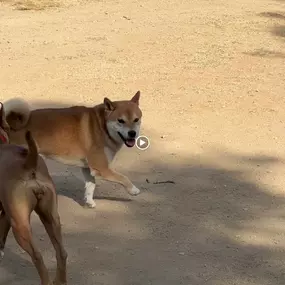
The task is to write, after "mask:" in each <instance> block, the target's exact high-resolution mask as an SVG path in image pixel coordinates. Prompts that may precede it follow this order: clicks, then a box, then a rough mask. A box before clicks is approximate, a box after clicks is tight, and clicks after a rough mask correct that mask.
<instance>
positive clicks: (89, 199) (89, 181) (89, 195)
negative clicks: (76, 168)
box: [81, 168, 96, 208]
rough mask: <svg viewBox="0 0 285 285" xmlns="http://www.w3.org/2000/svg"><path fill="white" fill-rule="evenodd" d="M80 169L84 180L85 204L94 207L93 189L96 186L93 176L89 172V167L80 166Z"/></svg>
mask: <svg viewBox="0 0 285 285" xmlns="http://www.w3.org/2000/svg"><path fill="white" fill-rule="evenodd" d="M81 170H82V174H83V177H84V180H85V193H84V201H85V204H86V206H87V207H89V208H95V207H96V203H95V201H94V199H93V196H94V191H95V188H96V183H95V177H94V176H92V175H91V174H90V169H89V168H82V169H81Z"/></svg>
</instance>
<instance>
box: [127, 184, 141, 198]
mask: <svg viewBox="0 0 285 285" xmlns="http://www.w3.org/2000/svg"><path fill="white" fill-rule="evenodd" d="M140 192H141V191H140V189H138V188H137V187H136V186H134V185H133V187H132V189H130V191H129V193H130V194H131V195H133V196H135V195H138V194H140Z"/></svg>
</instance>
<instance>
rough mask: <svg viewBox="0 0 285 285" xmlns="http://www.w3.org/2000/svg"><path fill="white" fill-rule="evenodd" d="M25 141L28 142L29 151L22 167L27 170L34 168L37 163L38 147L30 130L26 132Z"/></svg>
mask: <svg viewBox="0 0 285 285" xmlns="http://www.w3.org/2000/svg"><path fill="white" fill-rule="evenodd" d="M26 141H27V144H28V148H29V152H28V155H27V158H26V161H25V164H24V167H25V168H26V169H27V170H32V169H36V168H37V165H38V148H37V145H36V142H35V140H34V139H33V137H32V134H31V132H30V131H27V132H26Z"/></svg>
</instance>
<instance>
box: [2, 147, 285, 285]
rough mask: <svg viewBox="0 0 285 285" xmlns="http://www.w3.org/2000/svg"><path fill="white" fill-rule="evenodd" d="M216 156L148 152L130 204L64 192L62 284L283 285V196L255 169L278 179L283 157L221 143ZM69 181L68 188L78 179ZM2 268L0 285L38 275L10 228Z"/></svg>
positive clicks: (44, 245) (37, 232)
mask: <svg viewBox="0 0 285 285" xmlns="http://www.w3.org/2000/svg"><path fill="white" fill-rule="evenodd" d="M206 156H208V154H207V155H206ZM206 156H205V157H206ZM214 157H216V159H211V160H207V159H206V158H205V160H204V159H201V156H199V157H198V156H197V157H196V156H188V157H185V156H183V157H179V164H176V165H173V164H170V163H162V162H161V161H157V160H153V163H152V165H149V169H154V170H155V171H153V170H151V171H149V172H147V173H145V177H144V178H147V179H148V182H149V183H146V182H145V179H143V180H141V181H139V180H138V181H135V182H137V183H138V184H139V186H141V187H142V186H145V188H146V189H145V191H143V193H142V194H141V196H138V197H136V198H135V199H133V201H132V202H130V203H127V205H125V204H124V205H122V204H121V203H120V202H117V201H114V202H111V204H112V206H111V207H110V208H109V207H107V206H108V205H107V204H105V203H107V202H102V203H101V204H100V203H99V206H98V208H97V209H96V210H94V212H92V211H88V210H83V209H81V208H79V206H75V204H74V203H72V202H70V201H69V202H70V203H71V204H70V206H71V207H70V209H68V207H66V205H65V204H64V203H65V202H66V200H64V199H66V198H64V197H62V196H60V199H59V209H60V212H61V220H62V223H63V225H64V226H63V235H64V243H65V245H66V247H67V251H68V254H69V259H68V276H69V283H68V284H87V285H88V284H118V285H134V284H135V285H138V284H159V285H160V284H183V285H189V284H191V285H201V284H207V285H217V284H221V285H222V284H249V283H250V284H253V285H260V284H276V285H278V284H280V285H281V284H282V285H283V284H284V272H285V268H284V264H285V255H284V244H285V238H284V237H285V227H284V218H285V198H284V196H283V195H281V194H279V193H280V192H278V191H276V189H275V186H274V185H273V186H269V185H270V183H265V182H261V181H260V180H259V178H258V177H262V178H263V179H265V178H266V177H267V176H268V179H269V180H270V181H273V182H274V181H275V180H274V177H272V175H273V174H272V172H271V171H272V169H274V168H276V167H278V165H279V164H282V165H283V164H284V163H283V161H281V160H280V159H278V158H275V157H270V156H266V155H262V156H261V155H254V156H242V155H238V154H233V153H229V152H228V153H226V152H225V151H222V152H219V153H215V154H212V158H214ZM148 164H149V162H148ZM141 167H142V169H144V168H143V167H144V165H143V163H142V165H141ZM131 169H133V168H131ZM136 171H140V168H139V169H136ZM130 175H131V171H130ZM270 177H271V178H270ZM157 179H159V180H160V181H163V180H164V181H173V183H170V184H168V183H165V184H163V183H161V184H154V181H157ZM71 181H72V184H71V183H69V185H70V186H69V187H70V188H72V189H70V190H71V192H72V191H74V190H73V188H74V189H75V188H77V187H78V188H79V186H80V188H81V187H82V184H81V183H79V182H78V181H77V180H76V179H71ZM61 183H62V182H61V181H59V180H58V181H56V184H59V185H60V184H61ZM73 183H74V184H73ZM77 183H78V184H77ZM273 184H274V183H273ZM63 188H64V187H63ZM74 193H75V192H74ZM81 193H82V192H81ZM63 194H64V193H63ZM106 205H107V206H106ZM68 211H69V212H68ZM33 225H34V236H35V240H37V243H38V244H39V248H40V249H41V251H42V252H44V258H45V261H46V263H47V265H48V266H49V268H52V272H53V273H54V270H55V262H54V257H53V256H54V255H53V253H52V252H51V253H50V249H51V245H50V242H49V240H48V238H47V236H46V234H45V232H44V229H43V227H42V226H40V223H39V222H38V221H36V220H33ZM78 225H80V227H77V226H78ZM41 237H44V241H42V240H41ZM0 273H1V276H7V278H6V277H5V278H4V279H2V280H3V281H2V282H1V284H2V285H10V284H15V285H18V284H30V285H34V284H38V277H37V275H36V272H35V269H34V268H33V266H32V264H31V262H30V261H29V258H28V257H27V255H26V254H22V253H21V252H20V251H19V250H18V249H17V246H16V245H15V241H14V240H13V239H12V237H11V235H10V236H9V239H8V242H7V247H6V252H5V259H4V260H3V261H2V264H1V269H0Z"/></svg>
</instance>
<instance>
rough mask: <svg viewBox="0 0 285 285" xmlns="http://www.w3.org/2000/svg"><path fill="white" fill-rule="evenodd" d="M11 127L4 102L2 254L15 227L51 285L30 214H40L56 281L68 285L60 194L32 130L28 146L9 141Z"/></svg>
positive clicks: (0, 122)
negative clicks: (52, 251)
mask: <svg viewBox="0 0 285 285" xmlns="http://www.w3.org/2000/svg"><path fill="white" fill-rule="evenodd" d="M8 132H9V126H8V124H7V122H6V119H5V114H4V109H3V105H2V103H0V257H3V256H4V247H5V242H6V239H7V235H8V233H9V230H10V228H11V227H12V230H13V234H14V236H15V239H16V241H17V242H18V244H19V245H20V246H21V247H22V248H23V249H24V250H25V251H26V252H27V253H28V254H29V255H30V256H31V258H32V261H33V263H34V265H35V267H36V268H37V271H38V273H39V275H40V278H41V284H42V285H50V284H51V283H50V279H49V274H48V271H47V268H46V266H45V264H44V261H43V258H42V256H41V254H40V252H39V251H38V249H37V248H36V246H35V244H34V242H33V240H32V232H31V226H30V215H31V213H32V211H33V210H35V211H36V213H37V214H38V215H39V217H40V219H41V221H42V223H43V224H44V226H45V229H46V231H47V233H48V235H49V237H50V239H51V242H52V244H53V246H54V248H55V251H56V259H57V272H56V278H55V281H54V283H53V284H56V285H63V284H66V259H67V254H66V251H65V249H64V247H63V245H62V236H61V224H60V218H59V214H58V211H57V196H56V192H55V187H54V184H53V182H52V179H51V177H50V175H49V172H48V169H47V166H46V164H45V162H44V160H43V159H42V158H41V157H40V156H39V155H38V150H37V147H36V144H35V141H34V140H33V138H32V136H31V134H30V132H27V133H26V141H27V145H28V149H26V148H23V147H20V146H17V145H12V144H8V142H9V136H8Z"/></svg>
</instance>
